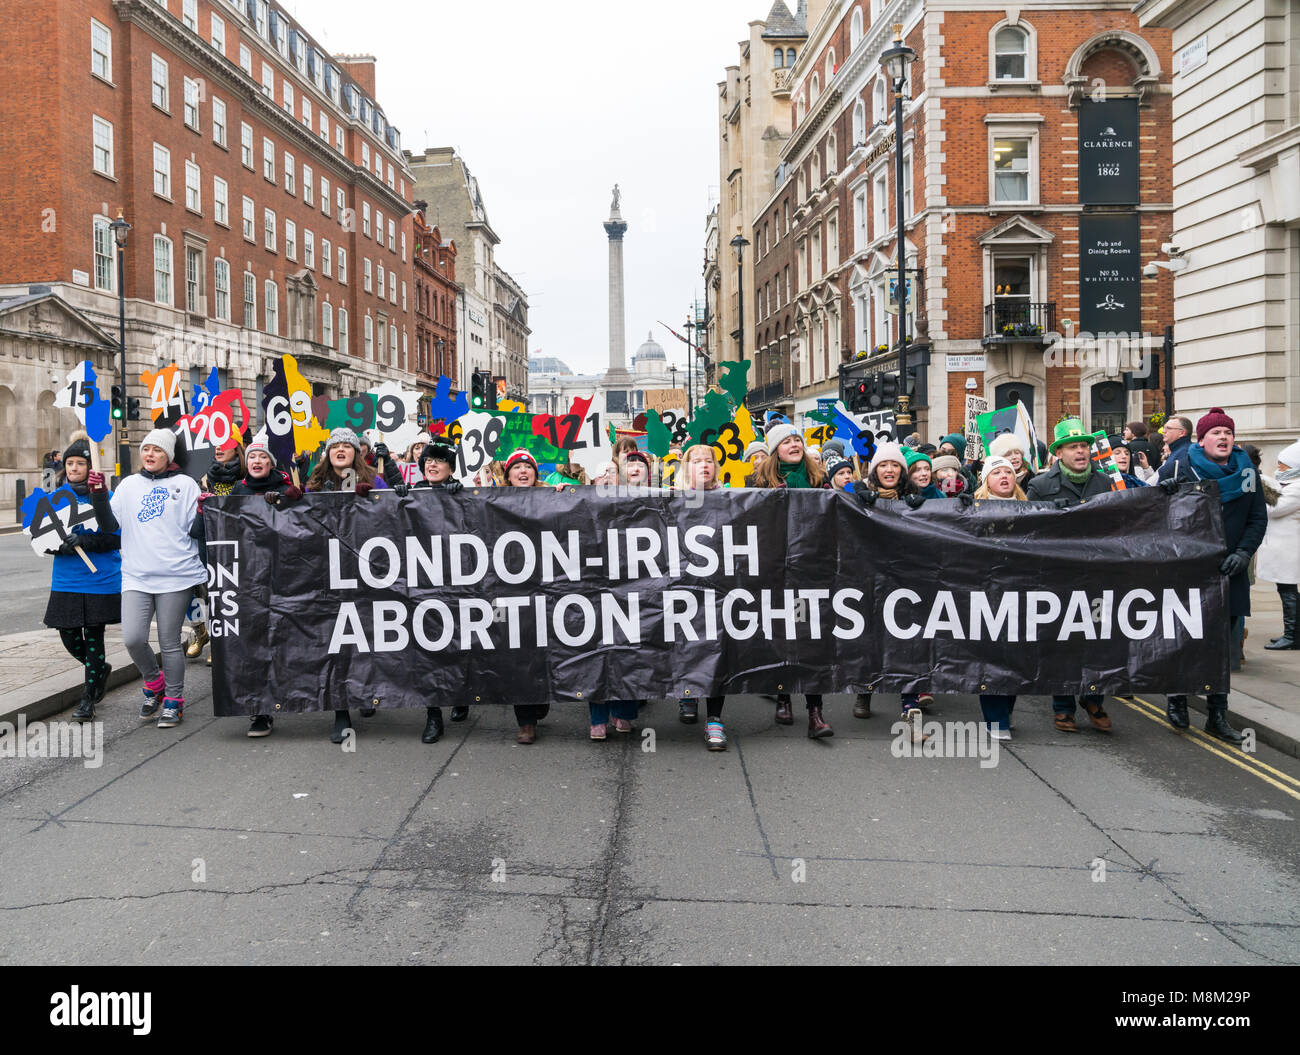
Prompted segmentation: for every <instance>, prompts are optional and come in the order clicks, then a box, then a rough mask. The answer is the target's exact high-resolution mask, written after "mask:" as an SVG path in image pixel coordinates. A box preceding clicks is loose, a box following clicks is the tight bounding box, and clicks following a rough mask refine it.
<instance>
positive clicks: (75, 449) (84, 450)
mask: <svg viewBox="0 0 1300 1055" xmlns="http://www.w3.org/2000/svg"><path fill="white" fill-rule="evenodd" d="M69 458H85V459H86V463H87V464H89V463H90V437H89V436H87V435H86V434H85V433H84V432H79V433H78V434H77V435H76V436H74V437H73V438H72V442H71V443H69V444H68V449H67V450H66V451H64V452H63V460H64V461H65V462H66V461H67V460H68V459H69Z"/></svg>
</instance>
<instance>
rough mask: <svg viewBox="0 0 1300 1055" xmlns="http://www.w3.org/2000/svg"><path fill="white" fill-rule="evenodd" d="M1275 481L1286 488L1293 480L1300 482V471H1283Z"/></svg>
mask: <svg viewBox="0 0 1300 1055" xmlns="http://www.w3.org/2000/svg"><path fill="white" fill-rule="evenodd" d="M1274 479H1275V480H1277V482H1278V483H1280V484H1282V485H1283V486H1286V485H1287V484H1289V483H1290V482H1291V481H1292V480H1300V469H1283V470H1282V471H1281V472H1280V473H1278V474H1277V476H1276V477H1274Z"/></svg>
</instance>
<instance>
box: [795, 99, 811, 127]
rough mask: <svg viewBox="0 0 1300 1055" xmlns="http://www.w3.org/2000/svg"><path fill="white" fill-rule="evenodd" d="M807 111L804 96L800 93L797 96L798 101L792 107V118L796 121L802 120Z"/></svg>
mask: <svg viewBox="0 0 1300 1055" xmlns="http://www.w3.org/2000/svg"><path fill="white" fill-rule="evenodd" d="M807 112H808V104H807V103H805V102H804V98H803V96H802V95H801V96H799V102H798V103H797V104H796V105H795V108H794V113H795V118H794V119H795V120H796V121H802V120H803V118H804V114H806V113H807Z"/></svg>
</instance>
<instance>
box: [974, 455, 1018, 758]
mask: <svg viewBox="0 0 1300 1055" xmlns="http://www.w3.org/2000/svg"><path fill="white" fill-rule="evenodd" d="M1001 438H1002V437H1001V436H999V437H998V439H1001ZM994 442H996V441H994ZM975 497H976V498H977V499H981V500H982V499H993V500H995V501H1007V500H1010V499H1014V500H1016V501H1018V502H1023V501H1025V500H1026V499H1025V492H1024V491H1022V490H1021V488H1020V483H1019V481H1018V480H1017V478H1016V467H1015V465H1014V464H1012V461H1011V459H1010V458H1003V457H1001V456H1000V455H993V456H991V457H989V458H988V459H987V460H986V461H985V462H984V470H983V472H982V473H981V474H980V485H979V488H978V490H976V492H975ZM1015 706H1016V698H1015V697H1014V696H999V695H992V694H990V695H981V696H980V710H981V711H982V712H983V713H984V722H985V724H987V725H988V727H989V736H991V737H993V739H994V740H1010V739H1011V712H1012V710H1013V709H1014V708H1015Z"/></svg>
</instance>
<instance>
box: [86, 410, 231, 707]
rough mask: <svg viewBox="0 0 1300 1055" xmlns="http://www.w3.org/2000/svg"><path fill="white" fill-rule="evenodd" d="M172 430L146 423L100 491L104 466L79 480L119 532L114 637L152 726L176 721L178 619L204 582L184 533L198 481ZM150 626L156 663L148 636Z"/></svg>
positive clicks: (194, 547) (100, 517)
mask: <svg viewBox="0 0 1300 1055" xmlns="http://www.w3.org/2000/svg"><path fill="white" fill-rule="evenodd" d="M175 457H176V433H174V432H172V431H171V430H170V429H154V430H153V431H152V432H150V433H149V435H147V436H146V437H145V438H144V441H143V442H142V443H141V444H140V463H141V468H140V471H139V472H138V473H136V474H135V475H133V476H128V477H127V478H126V479H125V480H123V481H122V482H121V484H119V485H118V488H117V490H116V491H114V492H113V497H112V498H111V499H110V498H109V497H108V489H107V485H106V483H105V481H104V474H103V473H98V472H92V473H91V474H90V475H89V477H88V479H87V484H88V487H89V490H90V495H91V502H92V504H93V505H94V507H95V516H96V519H97V521H98V523H99V530H100V531H106V532H113V531H117V530H119V527H120V530H121V532H122V644H123V645H125V646H126V650H127V652H129V653H130V654H131V659H132V660H134V661H135V664H136V667H137V668H139V670H140V673H141V675H142V676H143V677H144V696H145V702H144V705H143V706H142V707H141V708H140V717H141V719H144V720H146V721H147V720H149V719H151V718H153V717H154V716H155V715H157V718H158V728H159V729H167V728H170V727H171V726H174V725H179V724H180V723H181V719H182V718H183V717H184V710H185V651H184V649H183V648H182V647H181V624H182V623H183V622H184V621H185V611H186V609H187V608H189V605H190V598H191V597H192V596H193V594H194V588H195V587H196V586H200V585H202V584H203V583H205V582H207V578H208V572H207V569H206V568H205V567H204V566H203V562H202V561H201V560H200V559H199V544H198V541H197V540H196V539H194V538H193V537H192V536H191V535H190V528H191V527H192V526H193V524H194V518H195V517H197V516H199V515H200V514H201V512H202V510H201V504H200V502H199V494H200V492H199V485H198V484H197V483H195V481H194V480H193V479H192V478H191V477H189V476H187V475H186V474H185V473H183V472H182V471H181V468H180V466H179V465H177V464H176V461H175ZM155 621H156V623H157V627H158V645H159V648H160V649H161V651H162V669H161V670H160V669H159V667H158V662H157V660H156V659H155V658H154V652H153V648H152V646H151V645H150V643H149V625H150V623H153V622H155Z"/></svg>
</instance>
